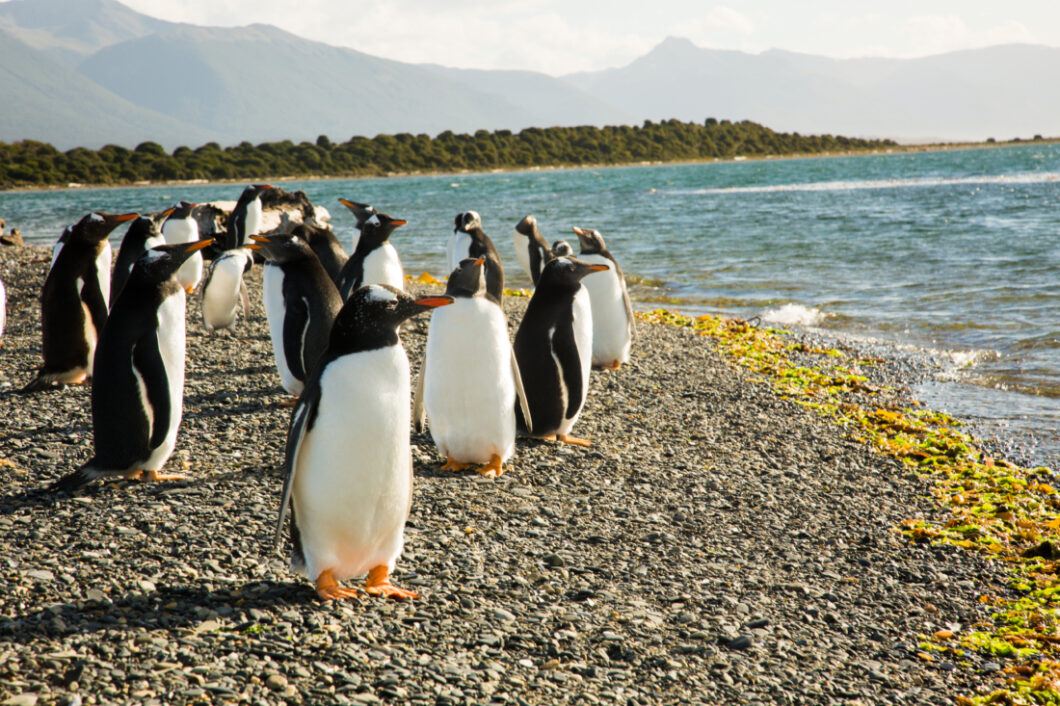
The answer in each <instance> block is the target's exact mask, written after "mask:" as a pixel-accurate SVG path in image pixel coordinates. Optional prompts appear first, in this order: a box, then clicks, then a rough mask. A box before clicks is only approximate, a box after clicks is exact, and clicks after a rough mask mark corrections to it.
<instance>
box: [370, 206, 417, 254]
mask: <svg viewBox="0 0 1060 706" xmlns="http://www.w3.org/2000/svg"><path fill="white" fill-rule="evenodd" d="M406 223H408V221H403V220H401V219H400V218H391V217H390V216H388V215H386V214H385V213H376V214H375V218H373V219H372V220H370V221H368V222H367V223H365V224H364V227H362V228H361V242H363V243H365V244H366V245H371V246H372V247H373V248H374V247H377V246H379V245H382V244H383V243H385V242H386V241H387V238H389V237H390V234H391V233H393V232H394V230H395V229H397V228H400V227H401V226H403V225H405V224H406Z"/></svg>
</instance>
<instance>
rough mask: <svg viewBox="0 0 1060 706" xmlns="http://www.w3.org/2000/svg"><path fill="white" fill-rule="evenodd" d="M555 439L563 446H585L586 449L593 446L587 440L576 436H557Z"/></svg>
mask: <svg viewBox="0 0 1060 706" xmlns="http://www.w3.org/2000/svg"><path fill="white" fill-rule="evenodd" d="M556 438H557V439H559V440H560V441H562V442H563V443H564V444H571V445H572V446H585V447H586V448H588V447H590V446H592V445H593V444H592V442H591V441H589V440H588V439H579V438H578V437H576V436H568V435H566V434H557V435H556Z"/></svg>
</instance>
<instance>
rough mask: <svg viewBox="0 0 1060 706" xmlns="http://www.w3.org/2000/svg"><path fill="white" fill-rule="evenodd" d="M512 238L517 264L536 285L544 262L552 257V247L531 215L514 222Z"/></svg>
mask: <svg viewBox="0 0 1060 706" xmlns="http://www.w3.org/2000/svg"><path fill="white" fill-rule="evenodd" d="M512 239H513V241H514V244H515V255H516V257H518V258H519V264H520V265H522V266H523V270H525V271H526V274H527V276H528V277H529V278H530V281H531V282H533V283H534V286H535V287H536V286H537V280H538V279H539V278H540V277H541V270H543V269H544V268H545V263H546V262H548V261H549V260H551V259H552V258H553V257H554V255H553V254H552V248H550V247H549V246H548V241H547V240H545V237H544V236H543V235H541V231H540V230H539V229H538V227H537V219H536V218H534V217H533V216H526V217H525V218H523V220H521V221H519V222H518V223H516V224H515V231H514V233H513V234H512Z"/></svg>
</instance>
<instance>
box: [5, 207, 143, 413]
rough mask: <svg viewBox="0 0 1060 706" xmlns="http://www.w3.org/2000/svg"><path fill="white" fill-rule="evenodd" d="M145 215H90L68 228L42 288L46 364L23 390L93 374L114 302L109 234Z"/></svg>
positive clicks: (43, 351) (32, 389) (72, 382)
mask: <svg viewBox="0 0 1060 706" xmlns="http://www.w3.org/2000/svg"><path fill="white" fill-rule="evenodd" d="M138 215H139V214H136V213H126V214H121V215H118V214H113V213H90V214H88V215H86V216H85V217H84V218H82V219H81V220H80V221H78V222H77V223H75V224H74V225H72V226H70V227H69V228H68V229H66V230H65V231H64V233H63V237H64V238H65V241H64V242H63V244H62V247H61V248H60V249H58V251H57V254H56V255H55V259H54V261H53V262H52V266H51V269H50V270H48V277H47V279H45V280H44V287H43V288H42V289H41V344H42V345H41V353H42V354H43V357H44V364H43V365H42V366H41V368H40V370H39V371H38V372H37V376H36V377H35V378H34V379H33V380H32V381H30V383H29V384H28V385H26V387H25V388H23V392H34V391H36V390H40V389H43V388H44V387H46V386H47V385H49V384H52V383H63V384H77V383H82V382H84V381H85V380H86V379H87V378H89V377H91V376H92V362H93V356H94V354H95V350H96V342H97V341H98V340H99V335H100V332H101V331H102V330H103V325H104V324H105V323H106V322H107V308H108V306H107V305H108V300H109V298H110V260H111V248H110V242H109V241H108V240H107V236H108V235H110V233H111V231H113V230H114V229H115V228H117V227H118V224H120V223H124V222H125V221H130V220H132V219H133V218H136V217H137V216H138Z"/></svg>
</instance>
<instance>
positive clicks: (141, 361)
mask: <svg viewBox="0 0 1060 706" xmlns="http://www.w3.org/2000/svg"><path fill="white" fill-rule="evenodd" d="M211 242H212V241H211V240H203V241H199V242H196V243H182V244H174V245H159V246H157V247H155V248H152V249H150V250H147V251H145V252H144V253H143V254H142V255H140V258H139V259H138V260H137V261H136V264H134V265H133V270H132V272H131V273H130V274H129V279H128V281H127V282H126V283H125V287H123V288H122V291H121V293H120V294H119V295H118V300H117V301H116V302H114V309H113V310H112V312H111V315H110V318H109V319H108V321H107V326H106V327H104V329H103V335H102V336H101V337H100V341H99V348H98V349H97V350H96V364H95V378H94V380H93V384H92V434H93V438H94V449H95V453H94V454H93V456H92V458H91V459H89V461H88V462H87V463H85V465H83V466H81V468H79V469H78V470H76V471H74V472H73V473H71V474H69V475H67V476H64V477H63V478H61V479H60V480H58V481H56V482H55V483H54V484H52V486H51V488H50V489H51V490H52V491H67V492H72V491H74V490H76V489H77V488H80V487H81V486H83V485H84V484H86V483H88V482H90V481H92V480H95V479H97V478H102V477H114V476H121V477H124V478H129V479H137V478H139V479H142V480H148V481H162V480H174V479H179V478H180V477H181V476H179V475H166V474H162V473H159V471H160V470H161V469H162V467H163V466H164V465H165V463H166V461H167V460H168V459H169V456H170V454H172V453H173V449H174V447H175V446H176V440H177V429H178V428H179V427H180V419H181V413H182V409H183V404H184V352H185V350H184V343H185V330H184V311H185V308H184V307H185V301H184V296H185V295H184V288H183V287H181V286H180V284H178V283H177V281H176V277H175V273H176V271H177V269H178V268H179V267H180V265H181V263H183V262H184V261H185V260H186V259H187V257H188V256H189V255H191V254H193V253H195V252H198V251H199V250H201V249H202V248H204V247H206V246H208V245H209V244H210V243H211Z"/></svg>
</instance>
